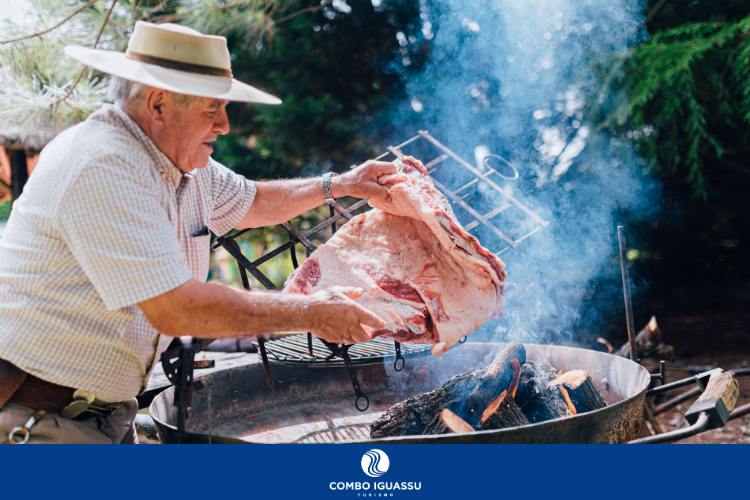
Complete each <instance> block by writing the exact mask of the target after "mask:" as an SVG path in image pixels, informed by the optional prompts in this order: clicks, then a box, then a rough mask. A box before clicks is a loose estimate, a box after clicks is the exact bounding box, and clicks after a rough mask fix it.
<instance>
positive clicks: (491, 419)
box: [480, 391, 529, 431]
mask: <svg viewBox="0 0 750 500" xmlns="http://www.w3.org/2000/svg"><path fill="white" fill-rule="evenodd" d="M528 423H529V421H528V419H527V418H526V416H525V415H524V414H523V412H522V411H521V408H519V407H518V404H517V403H516V401H515V400H514V399H513V397H512V396H511V395H510V394H508V391H503V392H502V394H500V396H499V397H498V398H497V399H496V400H494V401H493V402H492V403H490V405H489V406H488V407H487V409H486V410H484V413H482V419H481V420H480V427H481V429H482V430H484V431H486V430H490V429H505V428H506V427H515V426H517V425H526V424H528Z"/></svg>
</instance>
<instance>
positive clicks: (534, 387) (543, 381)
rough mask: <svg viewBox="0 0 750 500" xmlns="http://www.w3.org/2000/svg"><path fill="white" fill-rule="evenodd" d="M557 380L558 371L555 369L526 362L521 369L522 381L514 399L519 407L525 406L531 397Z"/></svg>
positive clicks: (541, 364) (529, 361) (542, 364)
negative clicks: (550, 382) (551, 381)
mask: <svg viewBox="0 0 750 500" xmlns="http://www.w3.org/2000/svg"><path fill="white" fill-rule="evenodd" d="M555 378H557V370H555V369H554V368H553V367H551V366H549V365H547V364H545V363H538V362H537V363H535V362H533V361H531V360H526V363H524V365H523V366H522V367H521V380H520V382H519V384H518V391H516V394H515V395H514V396H513V399H515V400H516V403H518V406H523V405H524V404H526V401H528V400H529V399H530V398H531V396H533V395H534V394H538V393H540V392H542V391H543V390H544V389H546V388H547V384H549V381H550V380H554V379H555Z"/></svg>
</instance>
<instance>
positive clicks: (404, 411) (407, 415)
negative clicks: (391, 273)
mask: <svg viewBox="0 0 750 500" xmlns="http://www.w3.org/2000/svg"><path fill="white" fill-rule="evenodd" d="M519 357H520V358H521V359H519ZM511 359H517V360H518V362H519V363H521V364H523V362H525V361H526V350H525V349H524V347H523V346H522V345H521V344H519V343H518V342H511V343H509V344H508V345H507V346H505V348H504V349H503V350H502V351H500V353H499V354H498V355H497V356H496V357H495V359H494V360H493V362H492V363H491V364H490V366H489V367H488V368H487V369H480V370H475V371H473V372H465V373H461V374H459V375H456V376H455V377H453V378H451V379H450V380H448V381H447V382H446V383H444V384H443V385H441V386H440V387H438V388H437V389H435V390H433V391H430V392H426V393H424V394H420V395H419V396H415V397H412V398H409V399H407V400H405V401H401V402H400V403H397V404H395V405H393V406H391V407H390V408H389V409H388V411H387V412H385V414H383V415H382V416H381V417H380V418H379V419H377V420H376V421H375V422H373V423H372V424H370V436H371V437H372V438H373V439H376V438H382V437H391V436H421V435H424V434H426V433H428V430H429V428H430V426H431V424H433V423H434V421H435V418H436V417H437V416H438V414H439V413H440V412H441V411H442V409H443V408H447V409H449V410H451V411H452V412H453V413H455V414H456V415H458V416H459V417H461V418H462V419H464V420H465V421H466V422H467V423H468V424H469V425H470V426H472V427H475V428H477V427H478V425H479V420H480V418H481V415H482V411H484V409H485V408H486V405H485V406H484V407H482V411H479V412H471V411H470V410H469V409H468V407H467V397H468V396H469V394H470V393H472V391H474V390H475V389H476V388H477V387H481V389H482V392H481V394H483V395H484V394H489V393H494V394H495V397H492V398H491V399H489V398H488V399H489V401H488V403H487V404H489V403H490V402H492V401H493V400H494V399H496V397H497V395H499V394H500V393H502V392H503V391H504V390H506V389H507V388H508V386H509V385H510V383H511V381H512V377H513V373H512V370H511V366H512V365H511V362H510V360H511ZM493 383H495V384H497V385H496V386H494V388H493V385H492V384H493Z"/></svg>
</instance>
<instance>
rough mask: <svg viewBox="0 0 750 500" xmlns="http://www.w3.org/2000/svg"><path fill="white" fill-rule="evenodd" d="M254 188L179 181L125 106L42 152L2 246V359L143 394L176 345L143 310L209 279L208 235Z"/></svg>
mask: <svg viewBox="0 0 750 500" xmlns="http://www.w3.org/2000/svg"><path fill="white" fill-rule="evenodd" d="M254 199H255V184H254V183H253V182H252V181H249V180H247V179H245V178H244V177H242V176H240V175H237V174H235V173H233V172H232V171H230V170H229V169H227V168H226V167H224V166H223V165H220V164H219V163H217V162H215V161H213V160H209V163H208V165H207V166H206V167H204V168H202V169H198V170H195V171H193V172H191V173H188V174H182V173H181V172H180V171H179V170H178V169H177V168H176V167H175V166H174V164H173V163H172V162H171V161H170V160H169V159H168V158H167V157H166V156H165V155H164V153H162V152H161V151H160V150H159V149H158V148H157V147H156V145H155V144H154V143H153V142H152V141H151V140H150V139H149V138H148V137H147V136H146V134H144V132H143V131H142V130H141V129H140V127H138V125H137V124H136V123H135V122H134V121H133V120H132V119H131V118H130V117H129V116H128V115H127V114H126V113H125V112H124V111H123V110H122V109H120V108H119V107H117V106H109V105H107V106H104V107H103V108H102V109H100V110H99V111H97V112H96V113H94V114H93V115H91V116H90V117H89V118H88V119H87V120H86V121H85V122H83V123H81V124H79V125H76V126H74V127H72V128H70V129H68V130H66V131H65V132H63V133H61V134H60V135H59V136H57V137H56V138H55V139H54V140H53V141H52V142H51V143H49V144H48V145H47V147H46V148H45V149H44V151H43V152H42V154H41V157H40V159H39V163H38V165H37V167H36V169H35V170H34V173H33V175H32V176H31V177H30V178H29V182H28V183H27V184H26V186H25V188H24V192H23V195H22V196H21V197H20V198H19V199H18V201H17V202H16V203H15V205H14V206H13V211H12V213H11V217H10V220H9V221H8V225H7V228H6V230H5V232H4V233H3V236H2V238H0V358H2V359H5V360H7V361H10V362H11V363H13V364H15V365H16V366H18V367H20V368H21V369H23V370H25V371H26V372H28V373H31V374H33V375H35V376H37V377H39V378H41V379H43V380H46V381H49V382H54V383H56V384H59V385H63V386H67V387H72V388H75V389H85V390H89V391H93V392H94V394H95V395H96V398H97V399H100V400H102V401H107V402H117V401H125V400H128V399H130V398H132V397H134V396H135V395H137V394H138V393H139V392H141V391H143V390H144V388H145V387H146V382H147V380H148V376H149V374H150V371H151V369H152V367H153V365H154V360H158V359H159V357H160V356H161V353H162V352H163V351H164V350H165V349H166V348H167V346H168V345H169V343H170V341H171V340H172V338H171V337H168V336H165V335H159V333H158V332H157V331H156V330H155V329H154V328H153V327H152V326H151V324H150V323H149V322H148V320H147V319H146V317H145V316H144V315H143V313H142V312H141V310H140V308H139V307H138V306H137V305H136V304H138V303H139V302H142V301H144V300H147V299H150V298H152V297H156V296H158V295H161V294H163V293H165V292H168V291H170V290H172V289H174V288H176V287H178V286H180V285H182V284H183V283H185V282H187V281H188V280H189V279H190V278H191V277H192V278H195V279H196V280H199V281H205V280H206V277H207V275H208V261H209V252H210V248H209V245H210V239H211V235H210V234H209V233H208V230H210V231H212V232H213V233H215V234H220V235H221V234H224V233H226V232H227V231H229V230H230V229H232V228H233V227H235V226H236V225H237V224H238V223H239V222H240V220H241V219H242V218H243V217H244V215H245V214H246V213H247V211H248V209H249V208H250V206H251V205H252V203H253V200H254Z"/></svg>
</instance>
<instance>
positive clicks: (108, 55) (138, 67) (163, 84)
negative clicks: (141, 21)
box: [65, 45, 281, 104]
mask: <svg viewBox="0 0 750 500" xmlns="http://www.w3.org/2000/svg"><path fill="white" fill-rule="evenodd" d="M65 54H67V55H68V56H69V57H72V58H73V59H75V60H76V61H79V62H82V63H83V64H85V65H86V66H90V67H92V68H94V69H97V70H99V71H101V72H103V73H108V74H110V75H115V76H119V77H121V78H124V79H126V80H131V81H134V82H138V83H142V84H144V85H148V86H150V87H156V88H158V89H164V90H169V91H171V92H177V93H179V94H187V95H195V96H199V97H209V98H214V99H223V100H227V101H238V102H255V103H259V104H281V99H279V98H278V97H274V96H272V95H271V94H267V93H265V92H263V91H262V90H258V89H256V88H255V87H251V86H250V85H248V84H246V83H242V82H240V81H238V80H235V79H234V78H230V77H226V76H210V75H201V74H197V73H190V72H188V71H180V70H176V69H170V68H163V67H161V66H157V65H155V64H148V63H144V62H141V61H136V60H134V59H128V58H127V57H125V54H124V53H122V52H114V51H111V50H99V49H90V48H88V47H79V46H76V45H68V46H67V47H65Z"/></svg>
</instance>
